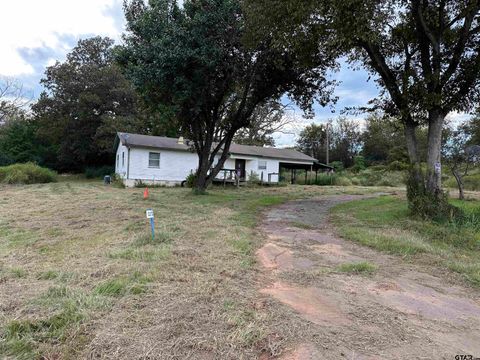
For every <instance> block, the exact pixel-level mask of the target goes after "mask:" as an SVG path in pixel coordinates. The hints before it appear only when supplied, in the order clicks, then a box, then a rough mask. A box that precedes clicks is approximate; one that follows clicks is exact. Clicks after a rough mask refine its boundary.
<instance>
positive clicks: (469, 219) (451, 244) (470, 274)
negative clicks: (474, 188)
mask: <svg viewBox="0 0 480 360" xmlns="http://www.w3.org/2000/svg"><path fill="white" fill-rule="evenodd" d="M452 204H453V205H455V206H458V207H460V208H461V209H462V211H463V213H464V216H463V217H462V218H456V219H453V220H452V221H443V222H437V221H432V220H429V219H426V220H423V219H421V218H419V217H418V216H412V215H411V213H410V211H409V208H408V204H407V202H406V201H405V200H403V199H401V198H399V197H392V196H382V197H378V198H373V199H366V200H360V201H353V202H349V203H345V204H341V205H338V206H336V207H335V208H334V209H333V215H332V221H333V222H334V224H336V225H337V227H338V229H339V231H340V234H341V235H342V236H344V237H345V238H347V239H350V240H353V241H357V242H359V243H361V244H363V245H366V246H370V247H372V248H375V249H378V250H380V251H384V252H387V253H391V254H396V255H400V256H402V257H405V256H409V257H412V258H415V259H418V260H419V261H420V260H421V259H424V260H425V262H426V263H427V264H429V265H431V264H432V260H433V261H435V263H437V264H439V265H440V266H442V267H444V268H448V269H450V270H452V271H454V272H457V273H459V274H461V275H462V276H464V277H465V279H466V280H467V281H468V282H470V283H471V284H473V285H476V286H480V261H479V259H480V231H479V230H480V202H479V201H459V200H455V201H452ZM423 254H426V255H427V256H425V257H423Z"/></svg>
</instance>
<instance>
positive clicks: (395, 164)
mask: <svg viewBox="0 0 480 360" xmlns="http://www.w3.org/2000/svg"><path fill="white" fill-rule="evenodd" d="M387 169H388V170H389V171H405V170H408V169H410V165H409V164H407V163H404V162H401V161H398V160H395V161H392V162H391V163H390V164H388V166H387Z"/></svg>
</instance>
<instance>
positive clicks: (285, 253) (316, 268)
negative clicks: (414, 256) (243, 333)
mask: <svg viewBox="0 0 480 360" xmlns="http://www.w3.org/2000/svg"><path fill="white" fill-rule="evenodd" d="M354 198H355V196H344V195H343V196H328V197H322V198H318V199H313V200H302V201H294V202H290V203H287V204H284V205H282V206H279V207H276V208H274V209H272V210H270V211H269V212H268V213H267V214H266V216H265V219H264V221H263V223H262V225H261V229H260V230H261V231H262V232H263V233H264V234H265V237H266V239H267V240H266V243H265V245H264V246H263V247H262V248H261V249H259V250H258V252H257V258H258V260H259V263H260V264H261V265H262V267H263V271H262V275H261V277H260V280H259V281H260V284H261V286H260V287H261V288H260V290H259V291H260V293H261V294H263V295H264V296H265V301H266V302H267V304H268V305H267V308H268V306H269V307H270V308H271V309H272V310H271V311H272V312H273V311H275V312H276V315H275V316H276V317H277V318H278V326H279V331H278V332H279V333H282V332H283V333H285V330H284V328H285V327H289V326H290V327H291V330H290V332H289V337H288V343H287V346H286V347H287V348H288V349H287V350H286V351H284V352H283V353H282V354H281V355H280V356H279V357H277V358H280V359H282V360H293V359H296V360H309V359H455V355H458V354H468V355H472V356H473V357H474V358H475V357H480V293H479V292H478V291H477V290H473V289H468V288H464V287H462V286H458V285H454V284H449V283H448V282H447V281H446V280H445V279H443V278H441V277H438V276H435V275H434V274H433V270H432V269H429V268H426V267H421V266H417V265H413V264H411V263H407V262H405V261H403V260H402V259H400V258H399V257H393V256H389V255H385V254H381V253H378V252H376V251H374V250H372V249H368V248H365V247H362V246H359V245H356V244H353V243H351V242H347V241H345V240H343V239H341V238H339V237H338V236H336V235H335V232H334V229H332V228H331V226H330V225H329V224H328V221H327V217H328V210H329V209H330V208H331V207H332V206H334V205H335V204H338V203H340V202H343V201H349V200H352V199H354ZM359 261H369V262H371V263H373V264H376V265H377V266H378V270H377V271H376V272H375V274H373V275H370V276H366V275H350V274H345V273H341V272H338V271H337V266H338V265H340V264H343V263H353V262H359ZM280 327H282V330H280ZM261 358H262V357H261ZM263 358H267V359H268V358H269V357H268V356H266V357H265V356H264V357H263Z"/></svg>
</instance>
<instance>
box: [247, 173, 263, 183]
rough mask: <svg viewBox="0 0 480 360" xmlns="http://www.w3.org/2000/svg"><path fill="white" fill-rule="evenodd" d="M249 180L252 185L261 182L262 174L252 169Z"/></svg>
mask: <svg viewBox="0 0 480 360" xmlns="http://www.w3.org/2000/svg"><path fill="white" fill-rule="evenodd" d="M248 182H249V184H251V185H255V184H259V183H260V176H258V174H257V173H256V172H255V171H251V172H250V174H249V175H248Z"/></svg>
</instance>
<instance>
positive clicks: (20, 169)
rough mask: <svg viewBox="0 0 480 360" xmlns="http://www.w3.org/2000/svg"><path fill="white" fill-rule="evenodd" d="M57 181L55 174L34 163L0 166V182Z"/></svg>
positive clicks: (37, 182) (36, 182)
mask: <svg viewBox="0 0 480 360" xmlns="http://www.w3.org/2000/svg"><path fill="white" fill-rule="evenodd" d="M55 181H57V174H56V173H55V172H54V171H52V170H50V169H47V168H42V167H40V166H38V165H36V164H34V163H26V164H14V165H9V166H4V167H0V182H3V183H6V184H42V183H49V182H55Z"/></svg>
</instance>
